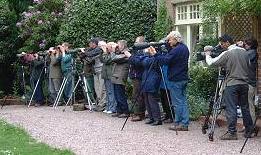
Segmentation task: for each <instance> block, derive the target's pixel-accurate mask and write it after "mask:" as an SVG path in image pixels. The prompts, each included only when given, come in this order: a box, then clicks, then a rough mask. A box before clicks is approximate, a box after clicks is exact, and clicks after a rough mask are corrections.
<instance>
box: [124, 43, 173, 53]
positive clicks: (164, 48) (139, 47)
mask: <svg viewBox="0 0 261 155" xmlns="http://www.w3.org/2000/svg"><path fill="white" fill-rule="evenodd" d="M151 46H152V47H154V48H155V49H156V50H157V51H160V52H162V53H165V52H168V49H169V45H168V43H167V42H166V41H162V42H151V43H146V42H144V43H135V44H134V45H133V46H132V47H131V48H129V50H130V51H131V53H133V54H139V53H140V52H141V51H143V50H144V49H146V48H149V47H151Z"/></svg>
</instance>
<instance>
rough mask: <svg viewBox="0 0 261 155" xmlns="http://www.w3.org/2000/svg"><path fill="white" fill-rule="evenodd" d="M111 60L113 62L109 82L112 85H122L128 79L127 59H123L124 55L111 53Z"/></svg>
mask: <svg viewBox="0 0 261 155" xmlns="http://www.w3.org/2000/svg"><path fill="white" fill-rule="evenodd" d="M122 53H123V52H122ZM111 60H112V62H113V66H112V77H111V82H112V83H113V84H121V85H124V82H125V81H126V80H127V78H128V72H129V64H128V59H127V58H126V57H125V55H124V54H120V53H118V54H116V53H112V54H111Z"/></svg>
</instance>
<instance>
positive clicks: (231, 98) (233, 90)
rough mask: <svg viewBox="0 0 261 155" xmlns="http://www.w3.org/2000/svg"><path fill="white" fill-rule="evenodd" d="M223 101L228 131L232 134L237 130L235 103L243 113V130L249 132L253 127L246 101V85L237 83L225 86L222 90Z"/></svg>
mask: <svg viewBox="0 0 261 155" xmlns="http://www.w3.org/2000/svg"><path fill="white" fill-rule="evenodd" d="M223 99H224V100H223V101H224V102H225V105H226V109H225V111H226V118H227V121H228V132H229V133H231V134H233V133H236V132H237V129H236V124H237V104H239V106H240V107H241V111H242V115H243V124H244V126H245V128H246V130H245V132H250V131H251V129H252V127H253V121H252V118H251V115H250V111H249V103H248V85H247V84H239V85H233V86H227V87H226V88H225V90H224V94H223Z"/></svg>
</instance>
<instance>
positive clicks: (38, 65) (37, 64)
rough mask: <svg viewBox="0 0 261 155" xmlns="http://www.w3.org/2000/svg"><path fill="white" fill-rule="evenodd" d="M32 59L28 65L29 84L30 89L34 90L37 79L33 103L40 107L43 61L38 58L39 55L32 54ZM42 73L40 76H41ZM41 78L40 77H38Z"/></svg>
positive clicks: (41, 102)
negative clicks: (29, 68)
mask: <svg viewBox="0 0 261 155" xmlns="http://www.w3.org/2000/svg"><path fill="white" fill-rule="evenodd" d="M33 55H34V59H33V60H32V61H31V63H30V67H31V74H30V84H31V89H32V90H34V89H35V87H36V84H37V81H38V79H39V78H40V80H39V83H38V85H37V87H36V89H35V94H34V101H35V102H36V103H35V106H36V107H38V106H41V105H43V104H44V95H43V89H42V81H43V78H44V77H43V76H44V75H43V74H44V73H43V67H44V61H43V59H42V58H40V57H39V55H38V54H37V53H36V54H33ZM41 72H42V74H41ZM40 76H41V77H40Z"/></svg>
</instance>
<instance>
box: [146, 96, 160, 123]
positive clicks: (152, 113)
mask: <svg viewBox="0 0 261 155" xmlns="http://www.w3.org/2000/svg"><path fill="white" fill-rule="evenodd" d="M143 98H144V101H145V105H146V109H147V111H148V114H149V119H151V120H154V121H160V120H161V116H160V107H159V97H158V94H157V93H147V92H144V93H143Z"/></svg>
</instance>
